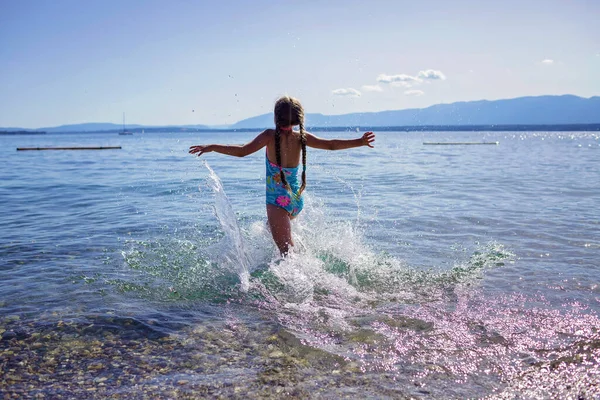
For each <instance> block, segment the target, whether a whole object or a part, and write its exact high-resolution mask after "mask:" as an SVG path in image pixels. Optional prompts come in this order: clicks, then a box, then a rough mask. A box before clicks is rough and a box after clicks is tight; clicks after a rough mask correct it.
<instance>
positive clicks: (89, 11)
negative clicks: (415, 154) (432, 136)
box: [0, 0, 600, 128]
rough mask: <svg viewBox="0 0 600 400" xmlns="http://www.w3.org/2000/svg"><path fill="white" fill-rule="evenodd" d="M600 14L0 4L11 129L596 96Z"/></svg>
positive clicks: (340, 4)
mask: <svg viewBox="0 0 600 400" xmlns="http://www.w3.org/2000/svg"><path fill="white" fill-rule="evenodd" d="M599 17H600V1H597V0H571V1H565V0H544V1H536V0H531V1H527V0H521V1H516V0H515V1H513V0H505V1H502V2H500V1H497V2H496V1H481V0H479V1H441V0H431V1H427V0H424V1H401V0H390V1H377V0H374V1H354V0H345V1H335V0H330V1H308V0H302V1H301V0H298V1H285V0H279V1H263V0H253V1H242V0H239V1H234V0H231V1H216V0H215V1H201V0H196V1H191V0H189V1H183V0H177V1H167V0H143V1H142V0H118V1H117V0H102V1H100V0H85V1H79V0H77V1H75V0H53V1H46V0H37V1H35V0H19V1H17V0H0V60H2V61H1V62H0V126H4V127H24V128H40V127H49V126H56V125H62V124H72V123H82V122H113V123H120V122H121V118H122V113H123V112H125V113H126V115H127V122H128V123H137V124H146V125H164V124H212V125H216V124H229V123H234V122H236V121H238V120H241V119H243V118H247V117H252V116H255V115H258V114H263V113H266V112H270V111H271V110H272V106H273V102H274V101H275V99H276V98H277V97H278V96H280V95H283V94H289V95H292V96H295V97H298V98H300V99H301V100H302V102H303V104H304V107H305V109H306V111H307V112H318V113H323V114H343V113H349V112H360V111H381V110H392V109H404V108H420V107H426V106H429V105H432V104H437V103H442V102H444V103H450V102H454V101H468V100H480V99H490V100H492V99H500V98H512V97H519V96H528V95H543V94H566V93H569V94H575V95H579V96H583V97H590V96H595V95H600V27H599V25H598V19H599Z"/></svg>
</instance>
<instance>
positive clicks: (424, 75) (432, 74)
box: [417, 69, 446, 81]
mask: <svg viewBox="0 0 600 400" xmlns="http://www.w3.org/2000/svg"><path fill="white" fill-rule="evenodd" d="M417 77H418V78H420V79H430V80H442V81H443V80H445V79H446V75H444V74H443V73H442V71H436V70H434V69H426V70H425V71H419V73H418V74H417Z"/></svg>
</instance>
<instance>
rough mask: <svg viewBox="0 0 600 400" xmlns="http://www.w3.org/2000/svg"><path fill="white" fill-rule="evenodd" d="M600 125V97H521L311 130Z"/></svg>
mask: <svg viewBox="0 0 600 400" xmlns="http://www.w3.org/2000/svg"><path fill="white" fill-rule="evenodd" d="M576 124H600V97H599V96H595V97H590V98H583V97H578V96H573V95H563V96H537V97H518V98H515V99H507V100H491V101H489V100H479V101H467V102H457V103H451V104H436V105H433V106H430V107H427V108H414V109H406V110H392V111H379V112H364V113H352V114H343V115H323V114H307V115H306V127H307V128H317V127H321V128H328V127H356V126H362V127H394V126H395V127H400V126H411V127H419V126H428V127H435V126H448V127H449V126H461V127H468V126H491V125H503V126H506V125H576ZM272 126H273V113H268V114H263V115H258V116H256V117H252V118H248V119H244V120H242V121H239V122H237V123H235V124H233V125H228V126H227V125H215V126H210V125H179V126H148V125H126V128H127V130H130V131H141V130H142V129H144V130H146V132H167V131H185V130H188V129H195V130H218V129H264V128H268V127H272ZM121 129H122V126H121V125H118V124H110V123H85V124H74V125H61V126H57V127H50V128H40V129H23V128H0V131H20V130H27V131H35V130H39V131H46V132H48V133H52V132H102V131H111V132H118V131H120V130H121Z"/></svg>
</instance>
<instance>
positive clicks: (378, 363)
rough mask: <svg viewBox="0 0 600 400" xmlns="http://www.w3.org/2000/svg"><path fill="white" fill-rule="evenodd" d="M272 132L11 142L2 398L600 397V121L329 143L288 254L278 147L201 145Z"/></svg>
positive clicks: (3, 260) (1, 264) (4, 190)
mask: <svg viewBox="0 0 600 400" xmlns="http://www.w3.org/2000/svg"><path fill="white" fill-rule="evenodd" d="M318 135H320V136H324V137H348V138H349V137H353V136H355V135H356V133H351V132H330V133H318ZM252 137H253V134H252V133H242V132H237V133H231V132H228V133H218V132H212V133H205V132H203V133H191V132H190V133H164V134H157V133H152V134H143V135H142V134H138V135H134V136H131V137H123V136H118V135H116V134H115V135H113V134H84V133H82V134H50V135H43V136H10V137H0V141H1V143H2V146H1V149H0V154H1V156H2V160H3V162H2V166H1V167H0V204H1V208H2V212H1V213H0V226H1V227H2V228H1V231H0V232H1V233H0V282H2V285H1V286H0V334H1V335H2V341H0V370H1V371H2V378H1V380H0V392H3V393H6V394H12V395H14V396H17V397H19V396H21V397H33V396H35V395H40V396H46V397H50V398H54V397H56V398H58V397H66V398H94V397H99V398H104V397H114V398H121V397H130V398H131V397H133V398H138V397H140V398H143V397H144V396H153V397H163V398H181V397H183V398H185V397H190V398H194V397H219V396H227V397H254V398H255V397H299V398H306V397H325V398H339V397H344V396H346V397H354V398H365V397H376V398H403V397H406V398H409V397H412V398H436V399H437V398H586V399H587V398H597V397H598V396H600V370H599V367H598V364H599V361H600V337H599V335H600V333H599V329H600V319H599V318H598V312H599V311H600V288H599V286H598V283H599V279H598V276H599V272H600V265H599V263H598V254H599V252H600V227H599V220H600V218H599V215H600V202H598V198H600V184H599V182H600V180H599V179H598V176H599V175H598V172H599V170H598V161H597V160H598V155H599V154H600V153H599V152H600V134H598V133H597V132H451V133H449V132H418V133H415V132H411V133H407V132H380V133H377V141H376V147H375V148H374V149H368V148H361V149H352V150H346V151H339V152H326V151H320V150H314V149H309V150H308V169H307V179H308V186H307V195H306V196H307V197H306V208H305V210H304V211H303V213H302V214H301V215H300V217H299V218H298V219H297V220H296V221H294V224H293V225H294V226H293V229H294V237H295V240H296V242H297V244H298V245H297V249H296V251H295V252H294V253H293V254H292V255H291V256H290V257H288V258H286V259H281V258H280V257H279V256H278V254H277V251H276V249H275V247H274V245H273V242H272V239H271V237H270V233H269V231H268V228H267V225H266V221H265V219H266V218H265V210H264V207H265V206H264V160H263V157H264V152H263V151H260V152H258V153H256V154H254V155H252V156H249V157H247V158H243V159H237V158H232V157H226V156H222V155H218V154H214V153H212V154H207V155H205V156H202V158H201V159H198V158H197V157H194V156H191V155H189V154H187V149H188V147H189V146H190V145H193V144H202V143H243V142H246V141H249V140H250V139H251V138H252ZM443 141H449V142H473V141H476V142H480V141H481V142H484V141H485V142H495V141H497V142H498V145H496V146H493V145H492V146H490V145H486V146H426V145H423V143H424V142H443ZM27 146H32V147H38V146H40V147H41V146H122V149H121V150H103V151H62V152H61V151H30V152H17V151H16V148H17V147H27Z"/></svg>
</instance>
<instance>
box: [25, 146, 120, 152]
mask: <svg viewBox="0 0 600 400" xmlns="http://www.w3.org/2000/svg"><path fill="white" fill-rule="evenodd" d="M120 148H121V146H107V147H104V146H100V147H17V151H26V150H118V149H120Z"/></svg>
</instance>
